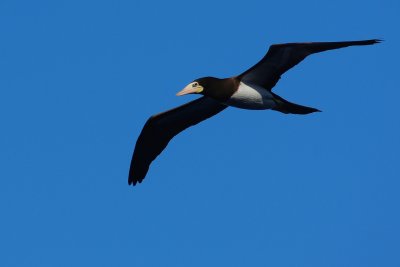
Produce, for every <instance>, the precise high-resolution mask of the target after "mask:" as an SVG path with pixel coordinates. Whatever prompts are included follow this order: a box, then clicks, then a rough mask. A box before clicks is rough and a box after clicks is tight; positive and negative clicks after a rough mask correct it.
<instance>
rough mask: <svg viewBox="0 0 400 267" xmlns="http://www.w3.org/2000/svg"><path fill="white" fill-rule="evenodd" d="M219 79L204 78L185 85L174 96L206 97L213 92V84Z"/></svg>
mask: <svg viewBox="0 0 400 267" xmlns="http://www.w3.org/2000/svg"><path fill="white" fill-rule="evenodd" d="M218 80H220V79H217V78H214V77H204V78H200V79H197V80H194V81H193V82H191V83H189V84H188V85H186V87H185V88H183V90H182V91H179V92H178V93H177V94H176V95H177V96H181V95H187V94H202V95H208V93H209V92H210V91H211V90H215V89H214V86H213V84H215V82H216V81H218Z"/></svg>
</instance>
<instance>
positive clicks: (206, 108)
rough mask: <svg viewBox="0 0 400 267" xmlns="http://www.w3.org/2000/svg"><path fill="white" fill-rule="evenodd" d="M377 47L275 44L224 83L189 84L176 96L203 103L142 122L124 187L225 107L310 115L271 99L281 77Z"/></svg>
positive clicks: (206, 79) (367, 42) (350, 43)
mask: <svg viewBox="0 0 400 267" xmlns="http://www.w3.org/2000/svg"><path fill="white" fill-rule="evenodd" d="M379 42H381V40H379V39H372V40H362V41H345V42H310V43H286V44H274V45H271V46H270V47H269V49H268V52H267V54H266V55H265V56H264V57H263V58H262V59H261V60H260V61H259V62H258V63H257V64H255V65H254V66H253V67H251V68H250V69H248V70H246V71H245V72H243V73H242V74H240V75H238V76H234V77H230V78H225V79H219V78H214V77H204V78H199V79H196V80H194V81H193V82H191V83H189V84H188V85H187V86H186V87H185V88H184V89H183V90H182V91H180V92H178V93H177V94H176V95H177V96H182V95H186V94H201V95H203V96H202V97H200V98H198V99H196V100H194V101H191V102H189V103H187V104H184V105H182V106H179V107H176V108H174V109H171V110H168V111H165V112H162V113H159V114H156V115H153V116H151V117H150V118H149V119H148V120H147V122H146V124H145V125H144V127H143V129H142V132H141V133H140V135H139V137H138V139H137V141H136V146H135V150H134V152H133V156H132V160H131V165H130V170H129V177H128V184H132V185H136V183H141V182H142V181H143V179H144V178H145V176H146V174H147V172H148V170H149V167H150V164H151V163H152V161H153V160H154V159H155V158H156V157H157V156H158V155H159V154H160V153H161V152H162V151H163V150H164V148H165V147H166V146H167V145H168V142H169V141H170V140H171V139H172V138H173V137H174V136H175V135H177V134H179V133H180V132H182V131H183V130H185V129H186V128H188V127H190V126H193V125H195V124H198V123H199V122H201V121H203V120H206V119H208V118H210V117H212V116H214V115H216V114H217V113H219V112H221V111H223V110H224V109H226V108H227V107H229V106H232V107H237V108H243V109H252V110H264V109H272V110H276V111H279V112H282V113H285V114H309V113H312V112H317V111H319V110H318V109H315V108H312V107H306V106H302V105H298V104H294V103H291V102H289V101H287V100H285V99H283V98H282V97H280V96H278V95H276V94H275V93H273V92H272V88H273V87H274V86H275V85H276V83H277V82H278V81H279V79H280V78H281V75H282V74H284V73H285V72H286V71H288V70H289V69H291V68H292V67H294V66H295V65H297V64H299V63H300V62H301V61H302V60H303V59H305V58H306V57H307V56H309V55H311V54H314V53H319V52H323V51H327V50H332V49H338V48H343V47H348V46H356V45H372V44H376V43H379Z"/></svg>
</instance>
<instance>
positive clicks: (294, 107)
mask: <svg viewBox="0 0 400 267" xmlns="http://www.w3.org/2000/svg"><path fill="white" fill-rule="evenodd" d="M272 94H273V95H274V100H275V103H276V107H275V108H273V110H276V111H279V112H282V113H285V114H302V115H305V114H309V113H313V112H321V111H320V110H318V109H316V108H311V107H306V106H301V105H298V104H294V103H291V102H289V101H287V100H285V99H283V98H282V97H280V96H278V95H276V94H274V93H272Z"/></svg>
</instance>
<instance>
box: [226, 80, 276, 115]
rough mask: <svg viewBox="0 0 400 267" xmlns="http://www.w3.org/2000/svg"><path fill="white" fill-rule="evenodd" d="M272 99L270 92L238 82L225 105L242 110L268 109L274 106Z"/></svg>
mask: <svg viewBox="0 0 400 267" xmlns="http://www.w3.org/2000/svg"><path fill="white" fill-rule="evenodd" d="M273 98H274V97H273V95H272V94H271V92H270V91H268V90H266V89H264V88H262V87H261V86H258V85H252V84H245V83H244V82H240V84H239V88H238V89H237V91H236V92H235V93H234V94H233V95H232V96H231V97H230V98H229V99H228V100H227V101H226V102H225V104H226V105H228V106H233V107H237V108H243V109H270V108H274V107H275V106H276V103H275V101H274V100H273Z"/></svg>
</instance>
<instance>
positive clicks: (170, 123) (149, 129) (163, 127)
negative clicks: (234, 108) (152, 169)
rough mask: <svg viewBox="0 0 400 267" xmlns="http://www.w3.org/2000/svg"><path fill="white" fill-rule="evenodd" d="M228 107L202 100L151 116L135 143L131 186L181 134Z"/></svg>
mask: <svg viewBox="0 0 400 267" xmlns="http://www.w3.org/2000/svg"><path fill="white" fill-rule="evenodd" d="M226 107H227V106H226V105H223V104H220V103H219V102H218V101H216V100H214V99H211V98H208V97H201V98H199V99H196V100H194V101H192V102H189V103H187V104H185V105H182V106H180V107H177V108H174V109H171V110H169V111H166V112H163V113H160V114H157V115H154V116H152V117H150V118H149V119H148V120H147V122H146V124H145V125H144V127H143V129H142V132H141V133H140V135H139V138H138V140H137V141H136V146H135V151H134V152H133V156H132V161H131V167H130V170H129V178H128V184H133V185H135V184H136V183H137V182H139V183H141V182H142V180H143V179H144V177H145V176H146V174H147V171H148V170H149V166H150V164H151V162H152V161H153V160H154V159H155V158H156V157H157V156H158V155H159V154H160V153H161V152H162V151H163V150H164V148H165V147H166V146H167V145H168V142H169V141H170V140H171V139H172V138H173V137H174V136H175V135H177V134H178V133H180V132H182V131H183V130H185V129H186V128H188V127H190V126H193V125H195V124H197V123H199V122H201V121H203V120H205V119H208V118H210V117H212V116H214V115H216V114H217V113H219V112H221V111H222V110H224V109H225V108H226Z"/></svg>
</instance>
